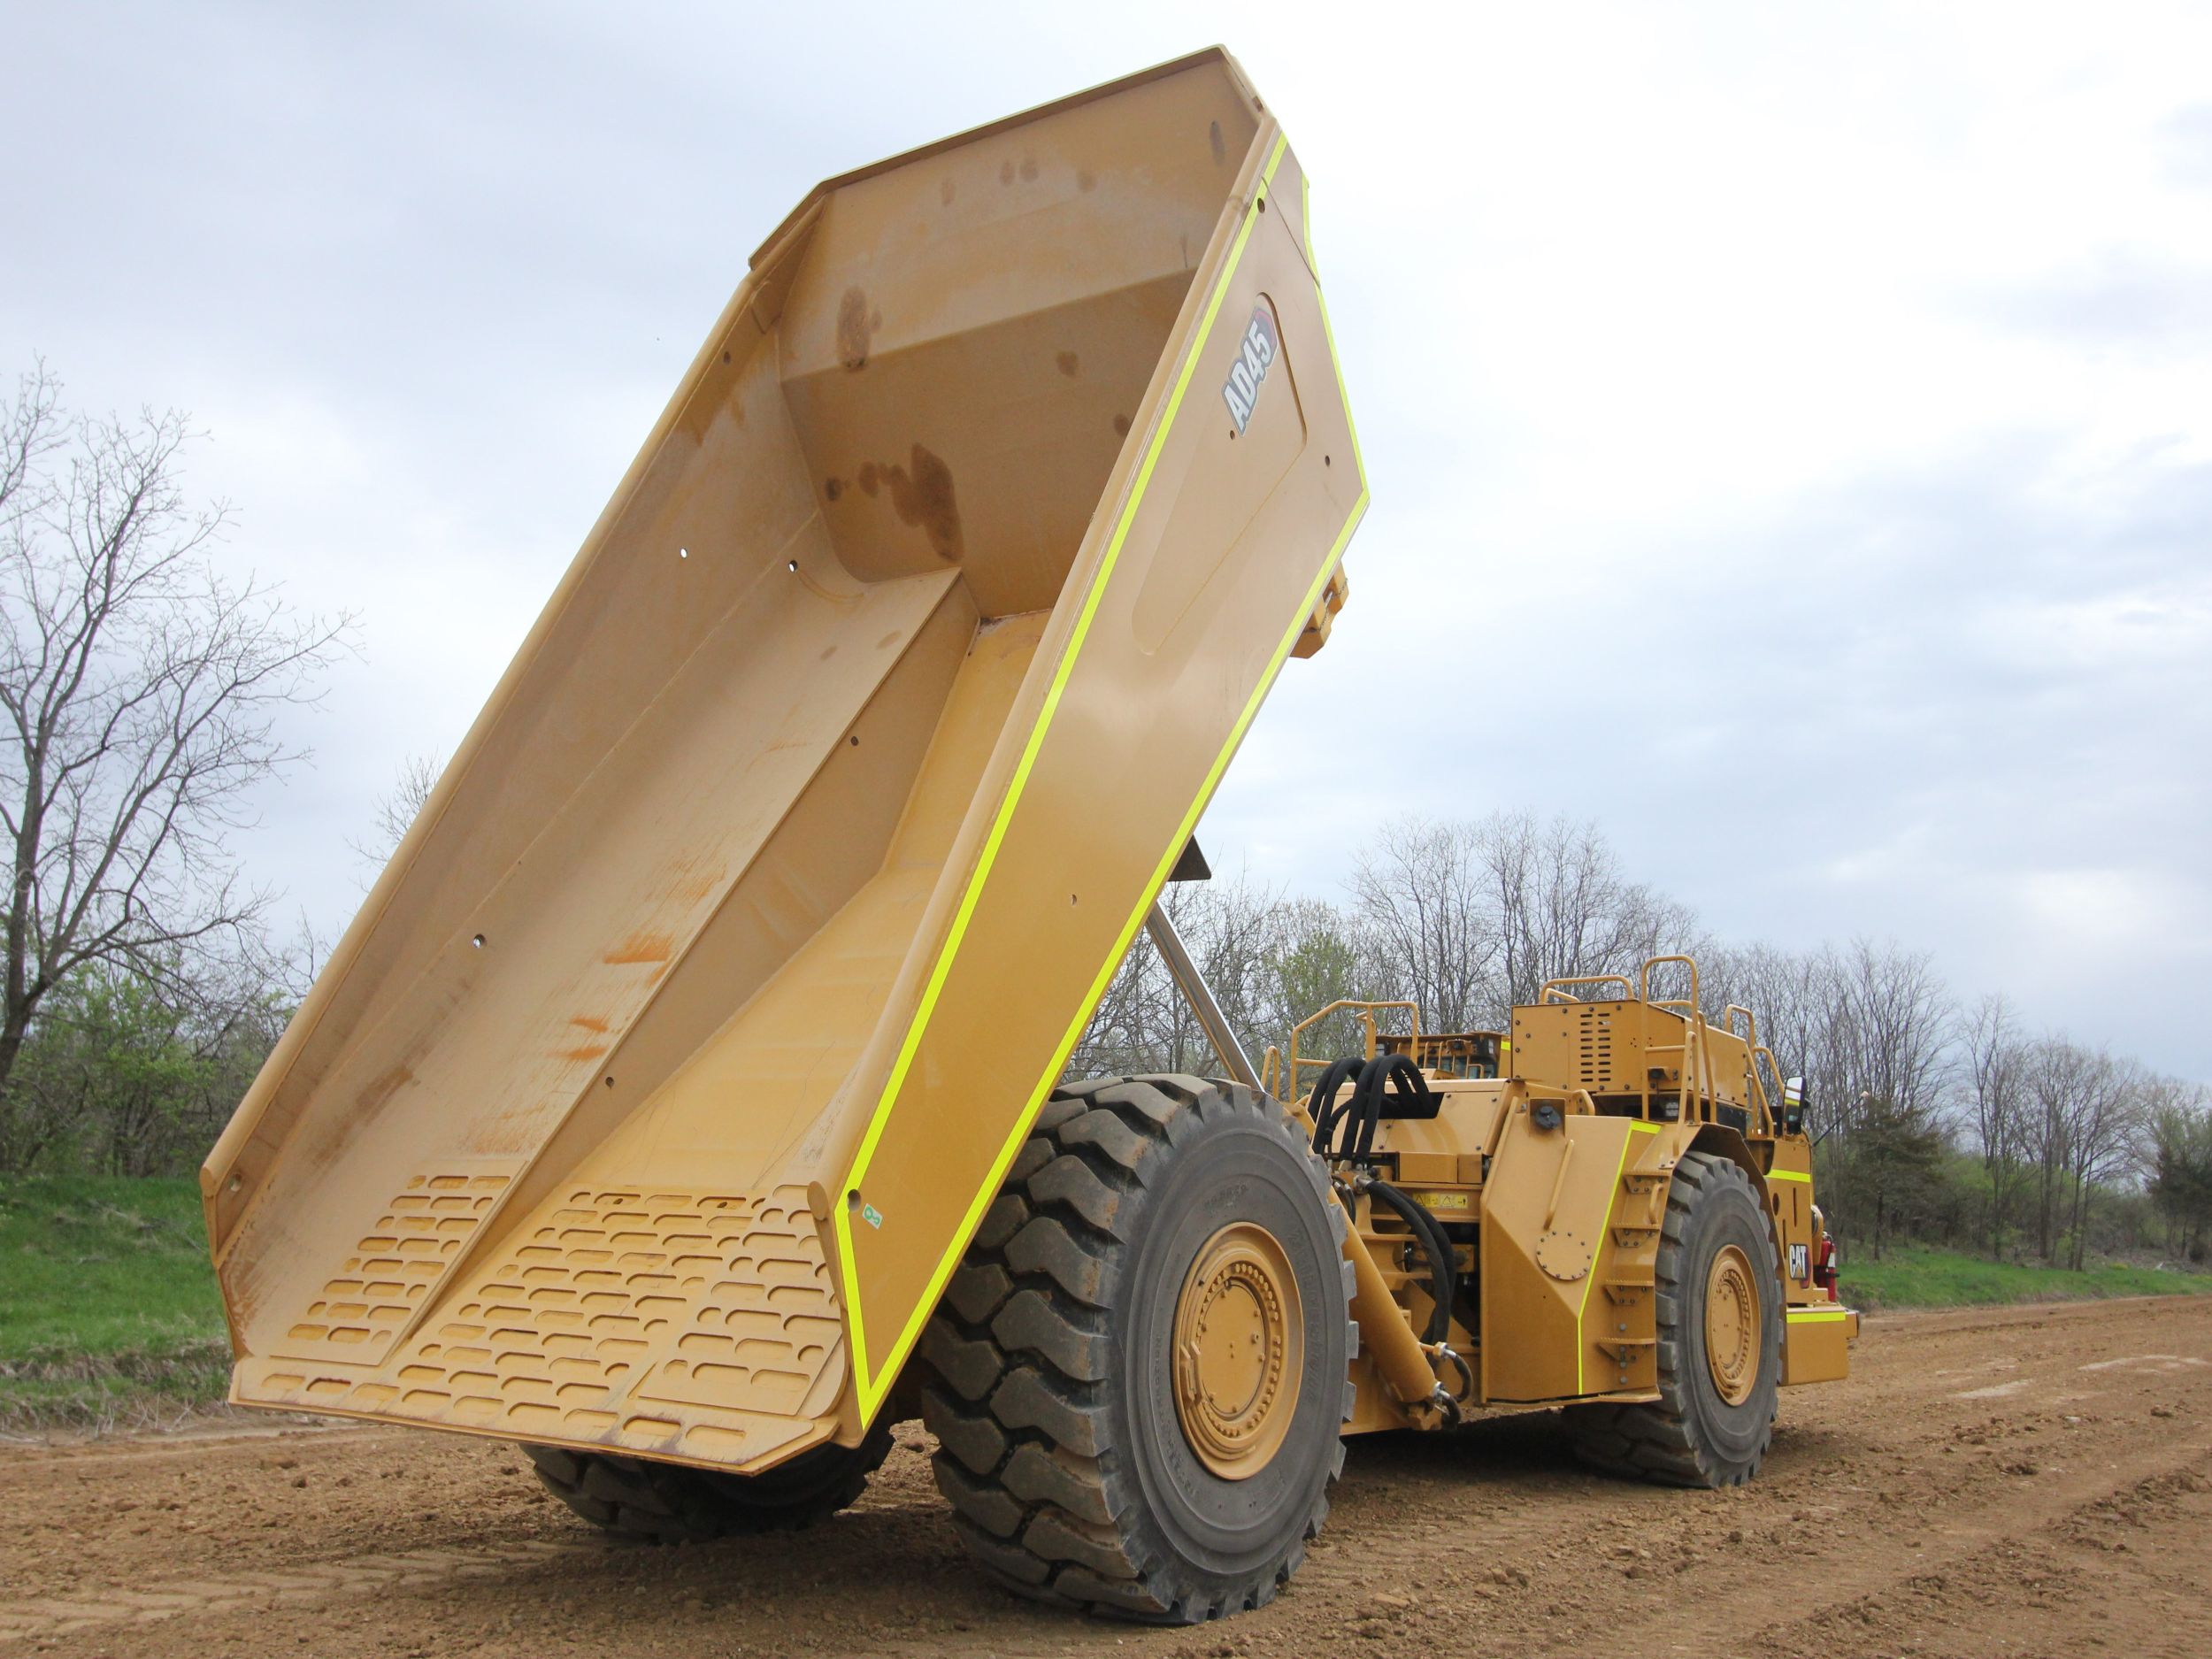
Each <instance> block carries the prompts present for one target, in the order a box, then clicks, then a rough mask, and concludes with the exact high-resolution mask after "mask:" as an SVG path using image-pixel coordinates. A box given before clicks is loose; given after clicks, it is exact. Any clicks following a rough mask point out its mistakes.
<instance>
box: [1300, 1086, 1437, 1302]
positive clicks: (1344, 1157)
mask: <svg viewBox="0 0 2212 1659" xmlns="http://www.w3.org/2000/svg"><path fill="white" fill-rule="evenodd" d="M1347 1079H1353V1087H1352V1091H1351V1093H1350V1094H1348V1095H1346V1096H1345V1098H1344V1099H1342V1100H1341V1101H1340V1100H1338V1099H1337V1098H1336V1095H1337V1092H1338V1091H1339V1090H1340V1089H1341V1088H1342V1087H1344V1084H1345V1082H1346V1080H1347ZM1441 1104H1442V1102H1440V1100H1439V1099H1438V1098H1437V1095H1436V1094H1435V1092H1434V1091H1433V1090H1432V1089H1431V1088H1430V1087H1429V1086H1428V1080H1427V1079H1425V1078H1424V1077H1423V1076H1422V1075H1421V1070H1420V1068H1419V1067H1418V1066H1417V1065H1416V1064H1414V1063H1413V1059H1412V1056H1409V1055H1403V1054H1380V1055H1377V1056H1374V1058H1372V1059H1361V1058H1359V1057H1358V1056H1348V1057H1346V1058H1344V1059H1341V1060H1336V1061H1333V1062H1331V1063H1330V1065H1329V1068H1328V1070H1327V1071H1324V1072H1323V1073H1322V1074H1321V1077H1320V1079H1319V1080H1318V1081H1317V1082H1316V1083H1315V1084H1314V1086H1313V1096H1312V1099H1311V1101H1310V1103H1309V1105H1308V1107H1307V1113H1308V1115H1309V1116H1310V1117H1311V1118H1312V1119H1313V1149H1314V1150H1315V1151H1316V1152H1317V1153H1319V1154H1320V1155H1321V1156H1324V1157H1325V1158H1330V1159H1333V1160H1334V1161H1336V1162H1339V1163H1344V1164H1352V1165H1353V1166H1354V1167H1355V1173H1354V1175H1353V1177H1352V1190H1353V1191H1354V1192H1355V1193H1367V1194H1371V1195H1372V1196H1373V1197H1374V1199H1375V1200H1376V1202H1379V1203H1380V1204H1382V1205H1384V1206H1385V1207H1386V1209H1388V1210H1390V1211H1391V1212H1392V1213H1393V1214H1394V1215H1395V1216H1396V1217H1398V1218H1399V1219H1400V1220H1401V1221H1402V1222H1404V1223H1405V1225H1406V1230H1407V1231H1408V1232H1409V1233H1412V1235H1413V1237H1414V1238H1415V1240H1417V1242H1418V1243H1419V1244H1420V1247H1421V1254H1422V1255H1423V1256H1425V1257H1426V1258H1427V1259H1428V1264H1429V1294H1430V1295H1431V1297H1432V1299H1433V1301H1434V1302H1435V1304H1436V1305H1435V1307H1434V1308H1433V1309H1432V1310H1431V1311H1430V1314H1429V1324H1428V1332H1427V1334H1426V1336H1425V1337H1424V1339H1423V1340H1425V1341H1428V1342H1432V1343H1440V1342H1442V1341H1444V1340H1445V1339H1446V1338H1448V1336H1450V1334H1451V1329H1452V1300H1453V1298H1454V1296H1455V1294H1457V1291H1458V1286H1459V1275H1458V1268H1457V1267H1456V1265H1455V1263H1454V1261H1453V1257H1452V1241H1451V1238H1450V1236H1449V1235H1448V1234H1447V1233H1445V1231H1444V1224H1443V1223H1442V1222H1440V1221H1439V1220H1437V1218H1436V1217H1434V1216H1432V1215H1431V1214H1430V1213H1429V1211H1428V1210H1427V1208H1426V1207H1425V1206H1424V1205H1422V1204H1419V1203H1417V1202H1415V1201H1414V1200H1413V1199H1411V1198H1409V1197H1408V1196H1407V1195H1406V1194H1404V1193H1402V1192H1401V1191H1400V1190H1399V1189H1398V1188H1397V1187H1394V1186H1392V1185H1391V1184H1390V1183H1389V1182H1388V1181H1386V1180H1384V1179H1382V1177H1380V1176H1379V1175H1377V1174H1376V1173H1375V1172H1374V1171H1373V1170H1372V1169H1371V1168H1370V1167H1369V1164H1368V1161H1369V1159H1370V1158H1371V1157H1372V1156H1373V1155H1374V1148H1375V1126H1376V1125H1377V1124H1379V1122H1381V1120H1382V1119H1383V1118H1433V1117H1435V1116H1436V1114H1437V1110H1438V1109H1439V1108H1440V1105H1441Z"/></svg>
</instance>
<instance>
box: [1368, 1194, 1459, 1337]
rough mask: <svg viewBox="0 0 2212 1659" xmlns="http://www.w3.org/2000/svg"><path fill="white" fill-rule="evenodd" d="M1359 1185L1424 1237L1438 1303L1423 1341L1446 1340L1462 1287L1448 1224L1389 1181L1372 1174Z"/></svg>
mask: <svg viewBox="0 0 2212 1659" xmlns="http://www.w3.org/2000/svg"><path fill="white" fill-rule="evenodd" d="M1359 1185H1360V1187H1363V1188H1364V1190H1365V1191H1367V1192H1369V1193H1371V1194H1373V1195H1374V1196H1375V1197H1376V1198H1378V1199H1379V1200H1381V1202H1383V1203H1385V1204H1386V1205H1387V1206H1388V1207H1389V1208H1390V1209H1391V1210H1393V1211H1394V1212H1395V1213H1396V1215H1397V1217H1398V1219H1399V1220H1401V1221H1402V1222H1404V1223H1405V1224H1406V1227H1407V1229H1408V1230H1409V1232H1411V1233H1412V1234H1413V1236H1414V1237H1415V1238H1416V1239H1417V1240H1420V1244H1421V1254H1422V1255H1424V1256H1426V1257H1428V1262H1429V1294H1430V1297H1431V1298H1432V1300H1433V1301H1434V1302H1435V1303H1436V1305H1435V1307H1434V1308H1432V1309H1431V1310H1430V1311H1429V1325H1428V1333H1427V1334H1426V1335H1425V1336H1424V1337H1423V1338H1422V1340H1423V1341H1425V1342H1441V1341H1443V1340H1445V1339H1446V1338H1447V1337H1448V1336H1450V1335H1451V1333H1452V1298H1453V1297H1454V1296H1455V1295H1456V1294H1458V1290H1459V1269H1458V1266H1457V1264H1456V1263H1455V1262H1454V1261H1453V1259H1452V1241H1451V1239H1450V1238H1449V1236H1448V1235H1447V1234H1446V1233H1445V1231H1444V1224H1443V1223H1442V1222H1440V1221H1439V1220H1437V1218H1436V1217H1434V1216H1432V1215H1431V1214H1429V1212H1428V1210H1426V1209H1425V1208H1424V1207H1423V1206H1422V1205H1420V1204H1418V1203H1417V1202H1414V1201H1413V1200H1412V1199H1411V1198H1409V1197H1408V1196H1407V1195H1406V1194H1404V1193H1402V1192H1400V1191H1399V1190H1398V1189H1397V1188H1396V1187H1393V1186H1392V1185H1391V1184H1390V1183H1389V1182H1388V1181H1386V1180H1382V1179H1379V1178H1378V1177H1376V1176H1373V1175H1369V1176H1366V1177H1364V1178H1363V1179H1362V1180H1361V1182H1360V1183H1359Z"/></svg>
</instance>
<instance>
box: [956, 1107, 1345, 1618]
mask: <svg viewBox="0 0 2212 1659" xmlns="http://www.w3.org/2000/svg"><path fill="white" fill-rule="evenodd" d="M1327 1179H1328V1178H1327V1172H1326V1171H1325V1168H1324V1167H1323V1165H1322V1164H1321V1163H1320V1162H1319V1160H1317V1158H1315V1157H1314V1156H1313V1155H1312V1154H1311V1153H1310V1151H1309V1150H1308V1149H1307V1148H1306V1146H1305V1144H1304V1141H1303V1138H1302V1136H1301V1135H1300V1133H1299V1132H1298V1130H1297V1128H1296V1126H1295V1125H1294V1124H1293V1123H1292V1122H1291V1121H1290V1119H1289V1118H1287V1117H1286V1116H1285V1114H1284V1113H1283V1111H1282V1110H1281V1109H1280V1108H1279V1107H1278V1106H1277V1105H1276V1104H1275V1103H1274V1102H1272V1101H1270V1100H1268V1099H1267V1098H1266V1097H1265V1096H1264V1095H1260V1094H1255V1093H1253V1092H1252V1091H1251V1090H1249V1089H1247V1088H1244V1087H1239V1086H1237V1085H1233V1084H1210V1083H1206V1082H1204V1081H1202V1080H1201V1079H1197V1078H1191V1077H1147V1078H1127V1079H1123V1078H1099V1079H1093V1080H1092V1081H1089V1082H1086V1083H1080V1084H1076V1085H1073V1086H1071V1087H1064V1088H1061V1089H1058V1090H1056V1091H1055V1093H1054V1094H1053V1095H1052V1097H1051V1099H1050V1100H1048V1102H1046V1104H1045V1106H1044V1108H1043V1110H1042V1111H1041V1113H1040V1114H1039V1116H1038V1119H1037V1123H1036V1125H1035V1128H1034V1129H1033V1132H1032V1133H1031V1135H1030V1138H1029V1140H1028V1141H1027V1142H1026V1143H1025V1145H1024V1147H1023V1148H1022V1150H1021V1152H1020V1154H1019V1155H1018V1157H1017V1158H1016V1160H1015V1162H1014V1164H1013V1166H1012V1167H1011V1169H1010V1171H1008V1174H1007V1179H1006V1184H1005V1186H1004V1187H1003V1188H1002V1191H1001V1192H1000V1194H999V1196H998V1198H997V1200H996V1202H995V1203H994V1204H993V1205H992V1207H991V1209H990V1210H989V1212H988V1213H987V1215H986V1217H984V1221H983V1224H982V1225H981V1226H980V1227H979V1229H978V1231H977V1233H976V1236H975V1239H974V1240H973V1242H972V1244H971V1246H970V1248H969V1250H968V1254H967V1256H966V1258H965V1259H964V1261H963V1263H961V1266H960V1268H959V1269H958V1271H956V1273H955V1274H954V1276H953V1279H952V1280H951V1282H950V1284H949V1285H948V1286H947V1287H946V1291H945V1295H944V1300H943V1302H942V1303H941V1305H940V1307H939V1309H938V1310H937V1312H936V1314H935V1315H934V1316H933V1317H932V1319H931V1321H930V1325H929V1328H928V1330H927V1332H926V1333H925V1335H924V1337H923V1346H922V1356H923V1358H924V1359H925V1361H926V1363H927V1364H928V1367H929V1369H930V1371H932V1372H933V1378H932V1379H931V1380H930V1381H929V1382H928V1383H927V1384H926V1386H925V1388H924V1391H923V1394H922V1418H923V1421H924V1422H925V1423H926V1425H928V1427H929V1429H930V1431H931V1432H933V1433H934V1434H935V1435H936V1436H937V1440H938V1443H939V1446H940V1448H941V1449H940V1450H939V1451H938V1453H937V1455H936V1456H935V1459H934V1463H935V1469H936V1475H937V1485H938V1489H939V1490H940V1491H941V1492H942V1493H943V1494H944V1495H945V1497H946V1499H947V1500H948V1501H949V1502H950V1503H951V1504H952V1506H953V1510H954V1525H956V1527H957V1529H958V1531H959V1532H960V1536H961V1540H962V1541H963V1542H964V1544H965V1545H966V1546H967V1548H968V1550H969V1553H970V1554H971V1555H972V1556H973V1557H974V1558H975V1560H976V1561H977V1562H978V1563H979V1564H980V1565H981V1566H982V1567H983V1568H984V1569H985V1571H987V1572H988V1573H990V1574H991V1576H992V1577H994V1578H996V1579H997V1580H998V1581H999V1582H1000V1583H1001V1584H1002V1585H1004V1586H1006V1587H1007V1588H1009V1589H1011V1590H1013V1591H1015V1592H1017V1593H1018V1594H1024V1595H1028V1596H1032V1597H1034V1598H1037V1599H1040V1600H1044V1601H1058V1602H1062V1603H1067V1604H1072V1605H1075V1606H1078V1607H1081V1608H1084V1609H1088V1610H1091V1611H1094V1612H1099V1613H1104V1614H1109V1615H1112V1616H1115V1617H1123V1618H1131V1619H1138V1620H1142V1621H1146V1622H1148V1623H1156V1624H1195V1623H1197V1622H1199V1621H1201V1620H1203V1619H1209V1618H1217V1617H1221V1616H1222V1615H1223V1614H1225V1613H1233V1612H1236V1611H1238V1610H1240V1609H1244V1608H1249V1607H1256V1606H1259V1605H1260V1604H1262V1603H1263V1602H1265V1601H1270V1600H1271V1599H1272V1597H1273V1596H1274V1594H1275V1592H1276V1589H1277V1588H1278V1587H1279V1586H1280V1585H1281V1584H1283V1582H1284V1581H1285V1580H1286V1579H1287V1578H1289V1577H1290V1575H1291V1574H1292V1573H1293V1572H1294V1571H1297V1569H1298V1565H1299V1563H1301V1562H1302V1560H1303V1559H1304V1555H1305V1547H1306V1543H1307V1541H1308V1540H1310V1539H1311V1538H1313V1537H1315V1536H1316V1535H1317V1534H1318V1532H1320V1529H1321V1525H1322V1522H1323V1519H1324V1518H1325V1517H1326V1515H1327V1513H1328V1498H1327V1492H1328V1487H1329V1486H1330V1483H1331V1482H1332V1481H1333V1480H1334V1479H1336V1476H1337V1475H1338V1473H1339V1472H1340V1471H1341V1470H1342V1468H1343V1464H1344V1448H1343V1441H1342V1439H1341V1429H1342V1425H1343V1422H1344V1420H1345V1418H1346V1417H1347V1416H1348V1414H1349V1412H1350V1409H1351V1406H1352V1390H1351V1386H1350V1385H1349V1383H1348V1381H1347V1380H1346V1369H1347V1367H1348V1365H1349V1363H1350V1362H1351V1359H1352V1356H1353V1355H1354V1353H1355V1352H1356V1348H1357V1341H1358V1339H1357V1336H1356V1333H1355V1329H1354V1327H1353V1325H1352V1324H1351V1321H1350V1317H1349V1311H1348V1310H1349V1306H1350V1296H1351V1273H1352V1270H1351V1266H1350V1264H1349V1263H1347V1262H1346V1261H1345V1259H1344V1254H1343V1248H1342V1243H1341V1240H1342V1233H1341V1231H1340V1226H1339V1224H1338V1221H1337V1217H1336V1212H1335V1211H1334V1210H1333V1208H1332V1207H1331V1205H1330V1202H1329V1199H1328V1195H1327V1194H1328V1186H1327Z"/></svg>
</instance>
